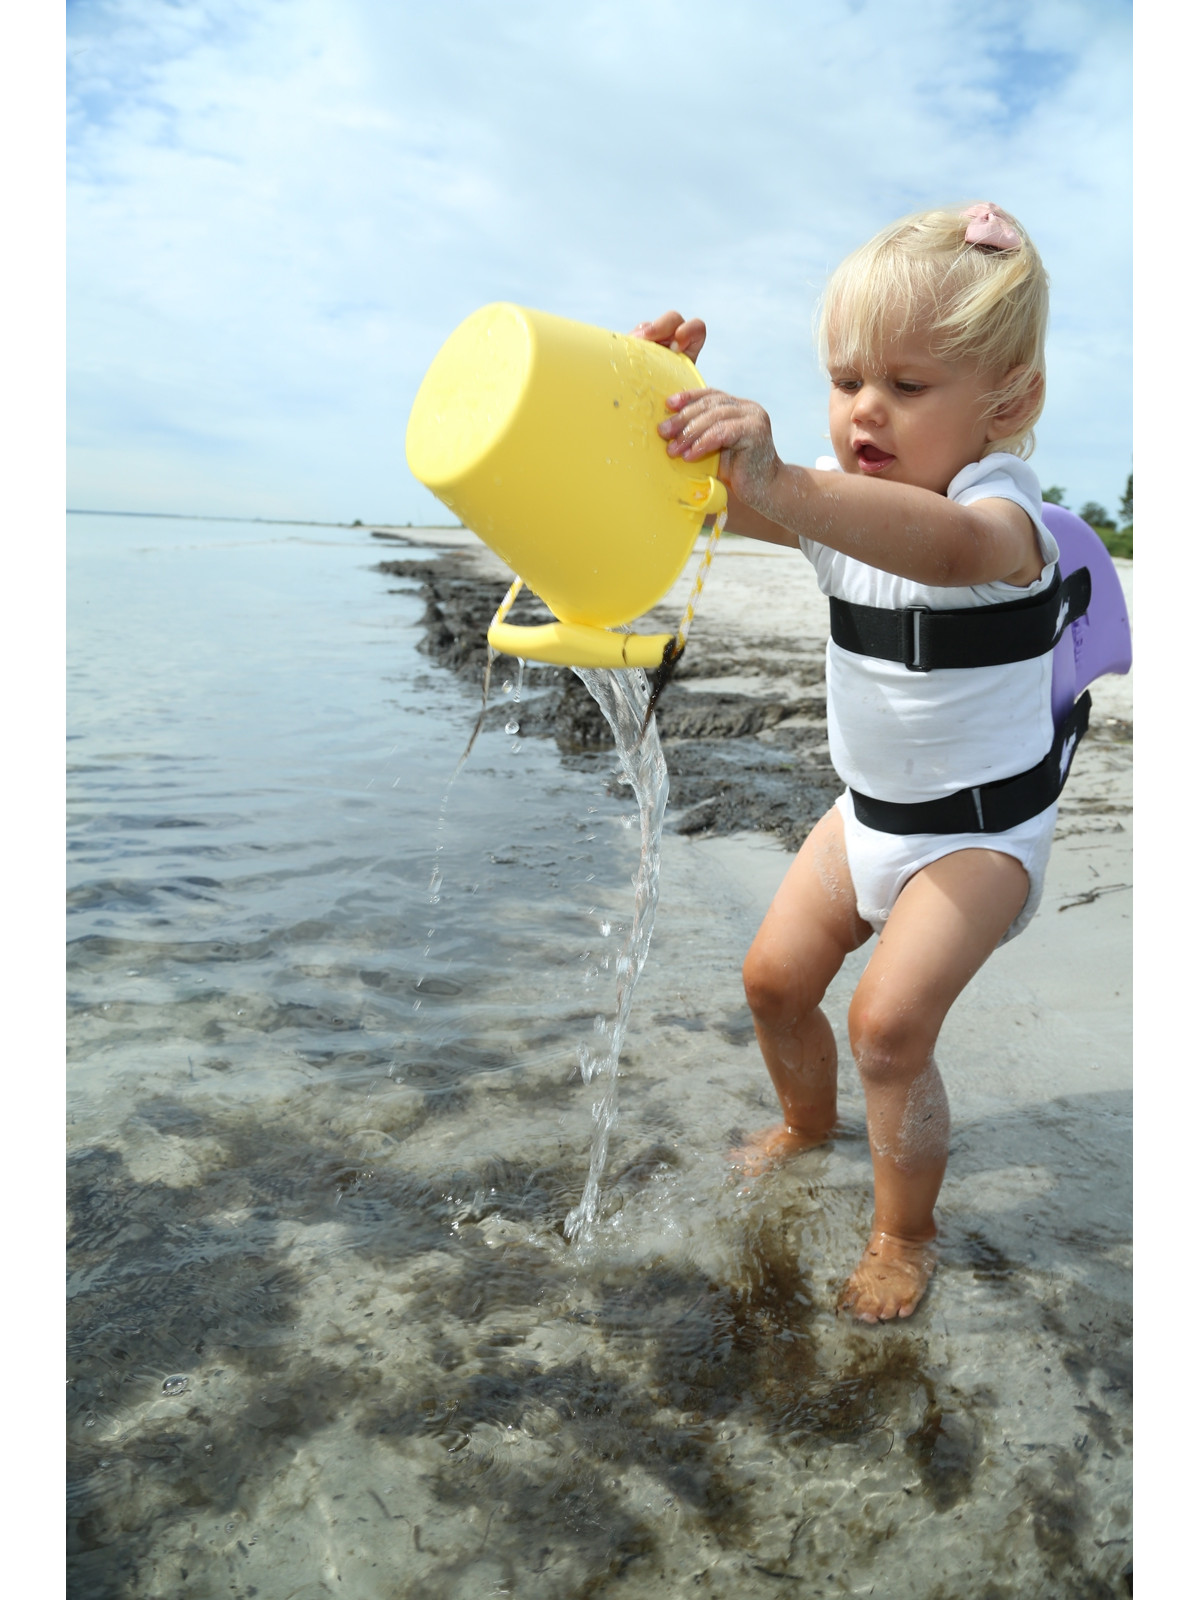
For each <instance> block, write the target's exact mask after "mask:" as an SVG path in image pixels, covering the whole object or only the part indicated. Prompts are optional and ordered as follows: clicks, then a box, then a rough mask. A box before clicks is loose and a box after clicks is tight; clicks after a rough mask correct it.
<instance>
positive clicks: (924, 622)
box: [829, 567, 1092, 803]
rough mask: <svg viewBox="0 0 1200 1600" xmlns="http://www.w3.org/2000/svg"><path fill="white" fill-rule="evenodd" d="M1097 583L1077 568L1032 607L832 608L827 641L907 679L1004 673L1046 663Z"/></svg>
mask: <svg viewBox="0 0 1200 1600" xmlns="http://www.w3.org/2000/svg"><path fill="white" fill-rule="evenodd" d="M1091 598H1092V578H1091V574H1090V573H1089V572H1088V569H1087V568H1086V567H1079V568H1077V569H1076V571H1074V572H1072V573H1071V574H1070V575H1069V576H1068V577H1066V578H1062V577H1060V575H1059V572H1058V569H1057V568H1055V573H1054V581H1053V583H1051V584H1050V586H1049V587H1048V588H1047V589H1044V590H1043V591H1042V592H1041V593H1040V594H1035V595H1033V596H1032V597H1031V598H1029V599H1022V600H1006V601H1001V603H1000V604H999V605H994V606H967V607H963V608H962V609H958V610H954V611H936V610H931V609H930V608H929V607H928V606H904V607H902V608H900V609H897V610H890V609H888V608H886V607H883V606H860V605H855V604H853V603H852V602H851V601H849V600H838V599H836V598H834V597H831V598H830V601H829V634H830V637H831V638H832V640H833V642H834V644H837V645H840V646H841V648H842V649H843V650H850V651H852V652H853V653H854V654H855V655H859V656H878V657H879V658H880V659H881V660H883V661H902V662H903V663H904V665H905V666H906V667H907V668H908V669H909V671H910V672H931V671H934V670H936V669H937V668H939V667H999V666H1003V665H1005V664H1006V663H1008V662H1010V661H1029V660H1031V659H1032V658H1033V657H1034V656H1041V655H1045V654H1046V652H1047V651H1048V650H1052V649H1053V648H1054V646H1055V645H1056V644H1057V643H1058V640H1059V637H1060V635H1061V634H1062V631H1063V629H1064V628H1065V627H1066V626H1067V625H1068V623H1071V622H1074V621H1075V619H1076V618H1077V617H1081V616H1082V615H1083V613H1084V612H1085V611H1086V610H1087V608H1088V604H1089V602H1090V601H1091ZM1047 803H1048V802H1047Z"/></svg>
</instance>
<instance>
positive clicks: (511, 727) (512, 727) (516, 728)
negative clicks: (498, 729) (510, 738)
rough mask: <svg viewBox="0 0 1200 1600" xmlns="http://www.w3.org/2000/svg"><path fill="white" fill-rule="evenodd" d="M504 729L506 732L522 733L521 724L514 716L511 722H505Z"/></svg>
mask: <svg viewBox="0 0 1200 1600" xmlns="http://www.w3.org/2000/svg"><path fill="white" fill-rule="evenodd" d="M504 731H505V733H520V731H521V724H520V723H519V722H518V721H517V719H516V718H515V717H514V718H513V720H512V721H511V722H506V723H505V724H504Z"/></svg>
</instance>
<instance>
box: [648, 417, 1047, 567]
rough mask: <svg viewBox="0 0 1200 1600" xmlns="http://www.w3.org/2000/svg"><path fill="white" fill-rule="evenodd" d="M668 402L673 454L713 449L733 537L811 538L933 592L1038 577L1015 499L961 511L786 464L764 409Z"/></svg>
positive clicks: (1036, 557) (916, 492)
mask: <svg viewBox="0 0 1200 1600" xmlns="http://www.w3.org/2000/svg"><path fill="white" fill-rule="evenodd" d="M667 404H668V405H669V406H670V408H671V410H672V411H673V412H674V413H675V415H674V416H671V417H668V418H667V419H666V421H664V422H662V423H660V425H659V430H658V431H659V433H660V434H661V435H662V436H663V437H664V438H665V439H666V440H668V446H667V448H668V450H669V452H670V453H671V455H673V456H678V457H680V458H681V459H682V460H684V461H695V460H698V459H699V458H700V457H702V456H706V455H711V454H713V453H714V452H715V451H718V450H719V451H720V453H721V465H720V468H719V475H720V477H721V479H722V481H723V482H724V483H725V484H726V486H727V488H728V489H729V491H730V514H729V526H730V528H731V529H732V530H733V531H735V532H737V533H744V534H747V535H749V536H750V537H751V538H755V539H767V540H770V541H772V542H773V543H776V544H779V543H788V544H790V543H792V542H793V541H794V540H795V539H796V538H797V537H804V538H808V539H815V540H816V541H817V542H818V543H819V544H824V545H828V546H829V547H830V548H831V549H834V550H840V551H841V552H842V553H843V554H845V555H848V556H853V557H855V558H856V559H857V560H859V561H864V562H866V563H868V564H869V565H870V566H873V567H879V568H881V569H882V570H883V571H885V572H894V573H897V574H898V575H899V576H900V577H903V578H912V579H914V580H915V581H916V582H918V583H927V584H932V585H935V586H938V587H953V588H958V587H967V586H969V585H973V584H982V583H993V582H997V581H1003V582H1007V583H1012V584H1017V585H1022V586H1023V585H1025V584H1029V583H1032V582H1033V581H1034V580H1035V579H1036V578H1037V577H1038V576H1039V574H1040V573H1041V570H1042V567H1043V565H1044V560H1043V557H1042V553H1041V550H1040V548H1039V546H1038V542H1037V538H1036V536H1035V534H1034V531H1033V524H1032V523H1031V522H1030V520H1029V517H1028V516H1027V515H1026V513H1025V512H1024V511H1023V510H1022V509H1021V507H1020V506H1019V505H1017V504H1016V503H1015V502H1014V501H1011V500H1000V499H995V500H978V501H976V502H975V503H974V504H973V505H970V506H962V505H957V504H956V503H955V502H954V501H952V500H947V499H946V497H945V496H944V495H941V494H935V493H933V491H931V490H929V489H918V488H914V487H912V486H911V485H909V484H903V483H883V482H878V481H876V480H873V479H868V478H856V477H853V476H851V475H849V474H846V473H841V472H817V471H815V470H813V469H810V468H807V467H797V466H789V465H788V464H787V463H786V462H783V461H781V460H780V458H779V456H778V454H777V453H776V450H775V442H774V439H773V437H772V434H771V421H770V418H769V417H768V416H767V413H766V412H765V411H764V410H763V408H762V407H761V406H759V405H756V404H755V403H754V402H753V401H752V400H738V399H735V398H733V396H731V395H727V394H722V393H721V392H720V391H719V390H715V389H690V390H685V391H684V392H683V393H682V394H677V395H672V396H671V397H670V399H669V400H668V401H667ZM747 512H749V515H747V514H746V513H747Z"/></svg>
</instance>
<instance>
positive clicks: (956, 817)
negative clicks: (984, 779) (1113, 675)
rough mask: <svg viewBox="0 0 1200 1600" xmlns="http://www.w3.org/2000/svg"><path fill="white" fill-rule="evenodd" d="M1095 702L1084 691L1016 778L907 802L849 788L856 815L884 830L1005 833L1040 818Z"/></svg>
mask: <svg viewBox="0 0 1200 1600" xmlns="http://www.w3.org/2000/svg"><path fill="white" fill-rule="evenodd" d="M1091 707H1092V697H1091V695H1090V694H1088V693H1087V692H1086V691H1085V692H1084V693H1083V694H1081V695H1080V697H1079V699H1078V700H1077V701H1076V702H1075V708H1074V710H1073V711H1071V712H1070V713H1069V714H1068V715H1067V716H1066V717H1064V719H1063V721H1062V723H1061V724H1060V725H1059V728H1058V731H1057V733H1056V734H1055V736H1054V743H1053V744H1052V745H1051V746H1050V749H1049V750H1048V751H1047V752H1046V754H1045V755H1044V756H1043V757H1042V759H1041V760H1040V761H1039V762H1038V764H1037V766H1036V767H1030V768H1029V770H1028V771H1027V772H1019V773H1018V774H1017V775H1016V777H1015V778H999V779H997V780H996V781H995V782H994V783H983V784H979V785H978V786H977V787H975V788H973V789H960V790H959V791H958V793H957V794H948V795H944V796H943V797H942V798H941V799H940V800H917V801H913V802H911V803H909V804H907V805H906V804H904V803H903V802H897V801H892V800H876V799H874V798H873V797H872V796H871V795H867V794H859V792H858V791H857V790H856V789H851V791H850V797H851V799H852V800H853V802H854V815H855V816H856V817H857V818H858V820H859V821H860V822H861V823H864V824H865V825H866V826H867V827H868V828H876V829H877V830H878V831H879V832H880V833H1005V832H1007V830H1008V829H1009V828H1015V827H1016V826H1017V825H1018V823H1021V822H1028V821H1029V819H1030V817H1036V816H1037V814H1038V812H1039V811H1044V810H1045V809H1046V807H1047V806H1049V805H1053V803H1054V802H1055V800H1057V799H1058V797H1059V795H1060V794H1061V793H1062V788H1063V785H1064V784H1065V783H1066V781H1067V774H1068V773H1069V772H1070V770H1071V760H1072V758H1073V757H1074V754H1075V750H1076V747H1077V746H1078V744H1079V741H1080V740H1081V739H1082V738H1083V736H1084V734H1085V733H1086V732H1087V725H1088V713H1089V712H1090V711H1091Z"/></svg>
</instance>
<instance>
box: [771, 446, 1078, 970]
mask: <svg viewBox="0 0 1200 1600" xmlns="http://www.w3.org/2000/svg"><path fill="white" fill-rule="evenodd" d="M835 465H836V463H834V462H832V461H831V460H829V459H828V458H823V459H822V460H821V462H820V466H821V467H822V468H823V469H826V470H829V469H832V468H833V467H834V466H835ZM946 497H947V499H949V500H954V501H956V502H957V503H958V504H960V505H970V504H971V503H972V502H973V501H976V500H989V499H997V500H1012V501H1015V503H1016V504H1017V505H1019V506H1021V507H1022V509H1023V510H1024V511H1026V512H1027V513H1028V514H1029V517H1030V520H1031V521H1032V522H1033V525H1034V529H1035V531H1036V533H1037V537H1038V542H1039V545H1040V547H1041V553H1042V557H1043V563H1044V564H1043V567H1042V571H1041V574H1040V576H1039V577H1038V578H1037V580H1036V581H1035V582H1034V583H1031V584H1029V585H1028V586H1027V587H1026V588H1023V589H1022V588H1018V587H1016V586H1014V585H1013V584H1008V583H986V584H978V585H976V586H974V587H972V588H957V589H947V588H934V587H933V586H931V585H929V584H923V583H916V582H914V581H913V580H912V579H910V578H900V577H897V576H896V575H895V574H894V573H890V572H884V571H882V570H880V569H879V568H878V567H870V566H867V565H866V563H865V562H862V561H856V560H854V559H853V557H851V556H845V555H842V554H841V553H840V552H839V551H836V550H831V549H829V547H828V546H827V545H822V544H818V543H817V542H816V540H813V539H801V540H800V541H799V543H800V548H801V550H803V551H804V553H805V555H806V556H807V557H808V558H809V560H810V561H811V562H812V564H813V566H814V568H815V569H816V574H817V582H818V584H819V585H820V588H821V591H822V593H824V594H827V595H834V596H837V597H839V598H841V599H843V600H848V601H852V602H854V603H855V604H858V605H869V606H882V607H887V608H888V609H899V608H901V607H904V606H910V605H922V606H928V607H929V609H930V610H962V609H966V608H968V607H971V606H988V605H996V604H998V603H1001V602H1004V601H1011V600H1019V599H1025V598H1028V597H1029V596H1030V595H1035V594H1038V593H1040V591H1041V590H1043V589H1044V588H1046V587H1047V585H1048V584H1050V583H1051V582H1052V581H1053V577H1054V566H1055V562H1056V561H1057V560H1058V546H1057V544H1056V543H1055V540H1054V536H1053V534H1051V533H1050V531H1049V529H1048V528H1046V527H1045V525H1044V524H1043V523H1042V520H1041V507H1042V495H1041V489H1040V487H1039V485H1038V481H1037V477H1036V475H1035V473H1034V472H1033V469H1032V468H1031V467H1030V466H1029V465H1028V463H1027V462H1024V461H1022V460H1021V459H1020V458H1019V457H1018V456H1014V455H1009V454H1007V453H1005V452H1001V451H997V452H996V454H994V455H989V456H985V457H984V459H983V460H982V461H976V462H973V463H972V464H971V465H970V466H967V467H964V468H963V470H962V471H961V472H960V473H958V475H957V476H956V477H955V478H954V479H953V480H952V482H951V484H950V487H949V489H948V490H947V493H946ZM825 664H826V682H827V690H828V721H829V753H830V758H831V760H832V762H833V766H834V770H835V771H836V772H837V774H838V776H839V777H840V778H841V779H842V781H843V782H844V783H845V784H846V785H847V788H848V789H857V790H858V791H859V792H860V793H862V794H867V795H871V796H873V797H875V798H876V799H881V800H891V801H898V802H911V801H919V800H932V799H938V798H940V797H942V796H943V795H948V794H954V793H955V792H956V791H957V790H959V789H965V788H970V787H973V786H975V785H976V784H984V783H992V782H994V781H995V780H997V779H1000V778H1010V777H1013V776H1015V775H1016V774H1017V773H1019V772H1025V771H1027V770H1028V768H1030V767H1032V766H1036V764H1037V763H1038V762H1039V761H1040V760H1041V759H1042V757H1043V756H1044V755H1045V754H1046V752H1047V750H1049V748H1050V746H1051V743H1052V742H1053V738H1054V723H1053V717H1052V714H1051V708H1050V680H1051V672H1052V661H1051V655H1050V654H1046V655H1042V656H1037V657H1035V658H1034V659H1033V660H1031V661H1014V662H1010V663H1007V664H1005V665H1003V666H997V667H959V668H955V667H945V668H940V669H937V670H935V671H933V672H911V671H909V669H908V668H907V667H905V666H904V665H903V663H901V662H897V661H883V660H880V659H879V658H878V657H875V656H863V655H856V654H855V653H854V652H852V651H849V650H844V649H842V647H841V646H840V645H836V644H834V642H833V640H832V639H831V640H830V641H829V643H828V645H827V647H826V658H825ZM837 805H838V810H839V811H840V812H841V814H842V820H843V824H844V827H845V834H846V852H847V858H848V860H849V864H850V873H851V877H852V879H853V881H854V887H855V893H856V896H857V900H858V913H859V915H860V916H861V917H862V918H863V919H864V920H865V921H867V922H869V923H870V924H871V926H872V927H873V928H874V929H875V931H876V933H878V932H880V931H881V930H882V928H883V924H884V923H885V922H886V921H887V918H888V915H889V913H890V912H891V909H892V907H893V906H894V905H895V903H896V899H897V897H898V896H899V894H900V891H901V889H903V887H904V885H905V884H906V883H907V882H908V880H909V878H911V877H912V875H913V873H914V872H918V871H920V869H921V868H922V867H926V866H928V865H929V863H930V862H931V861H936V860H938V859H939V858H940V857H941V856H945V855H950V854H951V853H952V852H954V851H956V850H964V849H967V850H969V849H983V850H1001V851H1004V852H1005V853H1006V854H1008V855H1012V856H1015V857H1016V858H1017V860H1018V861H1020V862H1021V863H1022V865H1023V866H1024V867H1025V870H1026V871H1027V872H1028V874H1029V894H1028V896H1027V898H1026V901H1025V904H1024V906H1023V907H1022V909H1021V912H1020V915H1019V916H1018V917H1017V919H1016V920H1015V921H1014V923H1013V925H1012V926H1011V928H1009V930H1008V932H1007V933H1006V934H1005V941H1006V940H1008V939H1012V938H1015V937H1016V935H1017V934H1018V933H1020V932H1021V930H1022V929H1023V928H1025V927H1026V926H1027V925H1028V924H1029V922H1030V921H1031V920H1032V918H1033V915H1034V913H1035V912H1036V910H1037V907H1038V903H1039V901H1040V900H1041V896H1042V887H1043V884H1044V881H1045V873H1046V863H1047V861H1048V860H1049V856H1050V844H1051V841H1052V839H1053V836H1054V824H1055V820H1056V818H1057V815H1058V806H1057V803H1055V804H1054V805H1051V806H1049V807H1047V809H1046V810H1045V811H1043V812H1040V813H1039V814H1038V815H1037V816H1036V817H1032V818H1030V819H1029V821H1027V822H1023V823H1021V824H1020V825H1019V826H1017V827H1015V828H1009V829H1008V830H1006V831H1005V832H1004V833H987V834H981V833H972V834H961V833H956V834H947V833H930V834H926V833H922V834H891V833H883V832H880V831H878V830H877V829H874V828H868V827H866V826H865V824H863V823H861V822H859V820H858V818H857V817H856V816H855V813H854V805H853V801H852V800H851V798H850V795H849V793H845V794H843V795H841V796H840V797H839V799H838V802H837ZM1002 942H1004V941H1002Z"/></svg>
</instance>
